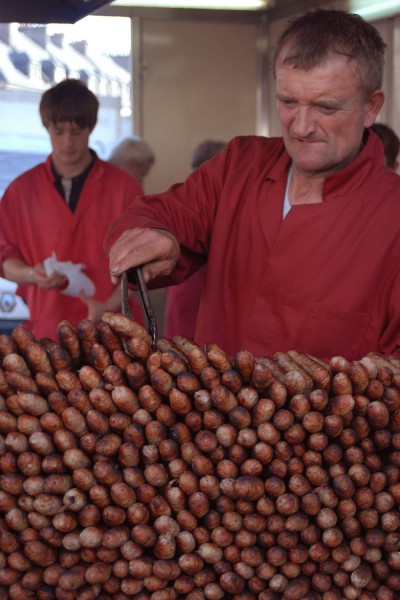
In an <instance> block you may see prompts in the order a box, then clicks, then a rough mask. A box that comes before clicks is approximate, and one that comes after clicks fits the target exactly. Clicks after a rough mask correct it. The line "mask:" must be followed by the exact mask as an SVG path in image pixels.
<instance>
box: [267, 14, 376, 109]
mask: <svg viewBox="0 0 400 600" xmlns="http://www.w3.org/2000/svg"><path fill="white" fill-rule="evenodd" d="M385 48H386V44H385V43H384V41H383V40H382V38H381V36H380V34H379V32H378V31H377V30H376V29H375V27H373V26H372V25H371V24H370V23H367V21H365V20H364V19H363V18H362V17H360V16H359V15H356V14H353V13H348V12H345V11H342V10H324V9H317V10H313V11H309V12H307V13H305V14H303V15H301V16H300V17H297V18H295V19H293V20H292V21H290V23H289V26H288V27H287V29H286V30H285V31H284V32H283V33H282V35H281V36H280V38H279V40H278V43H277V46H276V49H275V52H274V56H273V70H274V73H275V71H276V62H277V59H278V58H279V59H282V60H283V63H284V64H290V65H292V66H293V67H294V68H295V69H302V70H304V71H308V70H309V69H313V68H314V67H316V66H318V65H321V64H323V63H324V62H325V60H326V59H327V57H328V56H329V54H331V53H332V52H334V53H335V52H336V53H338V54H342V55H345V56H347V57H348V58H349V60H355V61H356V62H357V63H358V65H359V69H360V78H361V82H362V86H363V88H364V93H365V96H366V97H367V98H368V97H369V96H370V94H371V93H373V92H375V91H376V90H378V89H380V88H381V86H382V78H383V68H384V55H385Z"/></svg>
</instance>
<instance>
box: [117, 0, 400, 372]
mask: <svg viewBox="0 0 400 600" xmlns="http://www.w3.org/2000/svg"><path fill="white" fill-rule="evenodd" d="M385 47H386V45H385V43H384V41H383V40H382V37H381V36H380V34H379V32H378V31H377V29H376V28H375V27H374V26H373V25H372V24H370V23H368V22H367V21H365V20H364V19H363V18H362V17H361V16H359V15H356V14H352V13H348V12H345V11H341V10H324V9H316V10H314V11H309V12H307V13H305V14H303V15H300V16H299V17H297V18H295V19H294V20H292V21H291V22H290V23H289V24H288V26H287V28H286V29H285V31H284V32H283V33H282V35H281V36H280V38H279V40H278V41H277V44H276V46H275V51H274V56H273V57H272V65H273V70H274V75H275V88H276V89H275V95H276V103H277V110H278V116H279V120H280V124H281V129H282V137H274V138H265V137H257V136H240V137H236V138H234V139H233V140H231V141H230V142H229V144H228V146H227V147H226V148H225V149H224V150H222V151H221V152H219V153H218V154H217V155H216V156H215V157H214V158H212V159H211V160H209V161H207V162H206V163H204V164H203V165H201V167H200V168H199V169H196V170H195V171H194V172H193V173H191V174H190V175H189V177H188V178H187V179H186V181H185V182H183V183H181V184H176V185H173V186H171V187H170V189H169V190H168V191H166V192H164V193H162V194H153V195H147V196H144V197H142V198H137V199H136V200H135V201H134V202H133V203H132V205H131V206H130V207H129V209H128V210H127V211H125V213H124V214H123V215H122V216H121V217H120V218H119V219H117V220H116V221H115V222H114V223H113V224H112V225H111V228H110V230H109V232H108V234H107V238H106V242H105V246H106V248H107V249H108V251H109V255H110V273H111V276H112V279H113V281H115V282H117V281H118V280H119V277H120V275H121V272H122V271H124V270H126V269H127V268H130V267H134V266H136V265H137V264H138V262H140V263H144V267H143V274H144V277H145V279H146V281H147V282H149V284H151V285H153V286H157V285H158V286H160V285H165V284H166V283H169V284H171V283H173V282H181V281H183V280H185V279H186V278H187V277H188V276H189V275H191V274H192V273H193V272H194V271H196V270H197V269H199V268H200V267H201V266H202V265H203V264H205V263H207V273H206V278H205V282H204V288H203V294H202V298H201V303H200V309H199V315H198V319H197V324H196V333H195V338H196V341H197V343H198V344H205V343H207V342H214V343H216V344H218V345H219V346H220V347H221V348H222V349H223V350H225V352H227V353H228V354H230V355H232V356H233V355H234V354H235V353H236V352H238V351H239V350H241V349H246V350H248V351H250V352H252V353H253V354H254V355H255V356H273V355H274V354H275V353H276V352H277V351H281V352H287V351H289V350H291V349H294V350H298V351H300V352H303V353H309V354H312V355H313V356H316V357H320V358H329V357H333V356H344V357H346V358H347V359H348V360H350V361H351V360H360V358H362V357H363V356H365V355H366V354H368V353H369V352H378V353H380V354H383V355H385V354H386V355H388V354H396V355H400V264H399V256H400V219H399V218H398V212H399V208H398V207H399V198H400V177H399V176H398V175H397V174H396V173H393V172H392V171H389V169H387V168H386V167H385V166H384V164H383V146H382V144H381V142H380V140H379V138H378V137H377V136H376V134H375V133H374V132H373V131H371V130H370V127H371V125H372V124H373V123H374V122H375V120H376V118H377V115H378V114H379V112H380V109H381V107H382V104H383V102H384V94H383V92H382V89H381V88H382V76H383V67H384V54H385Z"/></svg>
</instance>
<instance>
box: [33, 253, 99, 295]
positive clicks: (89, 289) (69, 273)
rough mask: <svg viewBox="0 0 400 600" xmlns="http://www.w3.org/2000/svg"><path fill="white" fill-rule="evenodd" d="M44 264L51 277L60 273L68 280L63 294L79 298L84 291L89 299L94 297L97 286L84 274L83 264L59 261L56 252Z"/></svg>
mask: <svg viewBox="0 0 400 600" xmlns="http://www.w3.org/2000/svg"><path fill="white" fill-rule="evenodd" d="M43 264H44V268H45V271H46V274H47V275H49V276H50V275H53V273H59V274H60V275H64V276H65V277H66V278H67V279H68V285H67V287H66V288H65V290H62V292H61V293H62V294H65V295H66V296H73V297H75V298H77V297H79V294H80V293H81V291H84V292H85V294H86V295H87V296H89V297H91V296H93V295H94V292H95V290H96V288H95V285H94V283H93V281H92V280H91V279H90V278H89V277H88V276H87V275H85V273H82V269H84V268H85V265H84V264H83V263H73V262H71V261H59V260H57V257H56V254H55V252H53V254H52V255H51V256H49V257H48V258H46V260H44V261H43Z"/></svg>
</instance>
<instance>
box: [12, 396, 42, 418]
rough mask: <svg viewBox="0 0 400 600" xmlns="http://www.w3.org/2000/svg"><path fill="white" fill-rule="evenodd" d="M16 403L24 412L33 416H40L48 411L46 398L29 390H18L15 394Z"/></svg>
mask: <svg viewBox="0 0 400 600" xmlns="http://www.w3.org/2000/svg"><path fill="white" fill-rule="evenodd" d="M17 399H18V404H19V406H20V407H21V408H22V410H23V411H24V412H27V413H28V414H29V415H33V416H34V417H40V416H42V415H44V414H45V413H46V412H48V411H49V405H48V403H47V402H46V400H45V399H44V398H43V397H42V396H39V395H38V394H32V393H31V392H20V393H19V394H18V396H17Z"/></svg>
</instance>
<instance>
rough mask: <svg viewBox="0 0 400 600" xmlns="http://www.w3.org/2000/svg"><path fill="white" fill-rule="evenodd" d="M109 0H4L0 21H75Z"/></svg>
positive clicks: (0, 10)
mask: <svg viewBox="0 0 400 600" xmlns="http://www.w3.org/2000/svg"><path fill="white" fill-rule="evenodd" d="M110 3H111V0H6V1H4V0H3V2H1V4H0V23H13V22H16V23H76V21H79V19H82V18H83V17H86V16H87V15H89V14H92V13H94V12H96V11H97V10H100V9H101V8H103V7H104V6H106V5H107V4H110Z"/></svg>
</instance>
